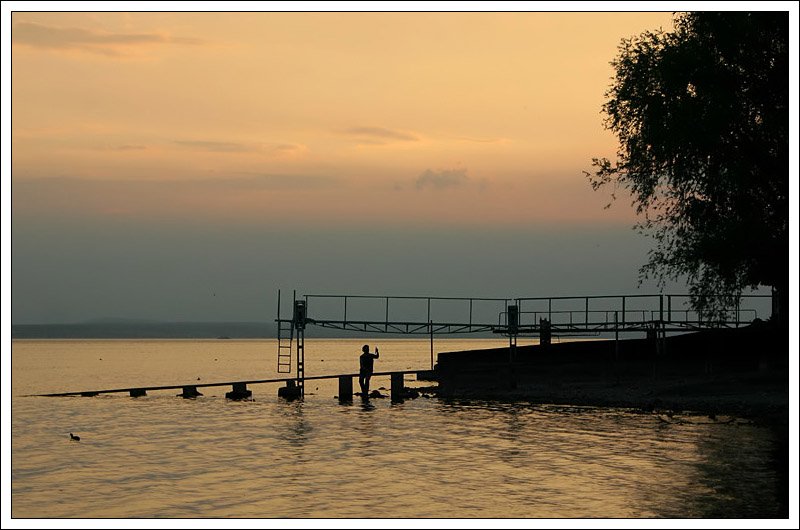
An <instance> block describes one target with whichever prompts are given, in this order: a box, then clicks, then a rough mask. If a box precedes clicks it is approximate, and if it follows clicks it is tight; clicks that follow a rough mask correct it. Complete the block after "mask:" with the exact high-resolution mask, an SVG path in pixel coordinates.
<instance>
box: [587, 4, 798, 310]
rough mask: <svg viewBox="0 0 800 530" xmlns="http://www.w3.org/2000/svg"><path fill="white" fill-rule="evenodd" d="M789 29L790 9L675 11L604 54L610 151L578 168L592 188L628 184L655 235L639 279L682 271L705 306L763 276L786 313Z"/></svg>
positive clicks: (724, 302) (727, 301) (643, 226)
mask: <svg viewBox="0 0 800 530" xmlns="http://www.w3.org/2000/svg"><path fill="white" fill-rule="evenodd" d="M788 26H789V16H788V13H768V12H757V13H744V12H724V13H715V12H702V13H682V14H677V15H676V16H675V17H674V29H673V31H671V32H664V31H661V30H658V31H648V32H645V33H643V34H641V35H639V36H636V37H633V38H630V39H623V40H622V43H621V45H620V46H619V54H618V56H617V57H616V58H615V59H614V60H613V61H612V62H611V65H612V66H613V67H614V69H615V71H616V76H615V77H614V80H613V82H612V85H611V87H610V88H609V90H608V91H607V92H606V94H605V95H606V97H607V101H606V103H605V104H604V105H603V112H604V114H605V115H606V117H605V127H606V129H610V130H611V131H613V132H614V133H615V134H616V136H617V138H618V140H619V144H620V145H619V148H618V151H617V160H616V161H615V162H614V163H613V164H612V163H611V161H609V160H608V159H607V158H595V159H593V161H592V163H593V167H594V172H593V173H588V172H587V173H586V174H587V176H588V177H589V180H590V183H591V185H592V187H593V188H594V189H595V190H597V189H599V188H602V187H604V186H606V185H609V184H610V185H612V187H613V188H614V189H615V190H616V189H617V188H622V189H626V190H628V192H629V193H630V195H631V197H632V205H633V206H634V207H635V208H636V211H637V214H638V215H639V216H640V220H639V222H638V223H637V224H636V228H637V229H639V231H640V232H642V233H645V234H647V235H650V236H652V237H653V238H654V240H655V245H654V248H652V249H651V250H650V251H649V253H648V261H647V263H646V264H644V265H643V266H642V267H641V269H640V281H641V280H644V279H648V278H653V279H656V280H658V282H659V284H660V285H662V286H663V285H664V283H665V282H666V280H668V279H672V280H674V279H678V278H681V277H684V278H686V280H687V283H688V285H689V291H690V294H691V296H692V304H693V306H694V307H695V309H697V310H698V311H700V312H701V313H703V314H705V315H710V316H717V317H719V316H720V315H721V311H722V310H723V309H724V308H725V307H726V306H727V307H732V306H733V304H734V303H735V301H736V299H737V298H738V296H739V295H740V294H741V292H742V291H743V290H744V289H745V288H755V287H757V286H759V285H764V286H772V288H773V308H775V301H776V300H778V301H779V302H780V303H779V304H778V307H779V309H778V314H779V315H781V317H782V318H783V319H787V318H788V296H787V290H788V282H789V275H788V253H789V228H788V217H789V184H788V173H789V42H788ZM613 198H615V195H614V194H613V193H612V200H613ZM774 310H775V309H774Z"/></svg>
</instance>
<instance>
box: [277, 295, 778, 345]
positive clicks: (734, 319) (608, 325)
mask: <svg viewBox="0 0 800 530" xmlns="http://www.w3.org/2000/svg"><path fill="white" fill-rule="evenodd" d="M302 299H303V300H304V301H305V308H306V311H307V313H306V315H305V322H307V323H308V324H311V325H315V326H318V327H323V328H328V329H338V330H345V331H355V332H362V333H393V334H403V335H429V334H437V335H442V334H454V333H481V332H493V333H502V332H503V331H505V330H508V328H509V314H508V311H509V308H510V307H512V306H513V307H514V308H515V309H514V311H515V313H516V314H515V315H514V317H512V318H516V321H515V326H514V327H515V328H516V331H517V332H518V333H521V334H525V333H537V332H538V331H539V327H540V325H541V322H542V320H546V321H547V325H548V326H549V328H550V330H551V331H552V333H553V334H559V333H563V334H580V333H586V334H596V333H601V332H635V331H644V330H646V329H647V328H649V327H651V326H652V325H653V324H654V323H657V324H658V326H659V327H661V328H662V329H663V330H665V331H696V330H701V329H708V328H715V327H739V326H742V325H746V324H748V323H750V322H752V321H753V320H755V319H756V318H767V317H768V316H769V315H770V310H771V306H770V303H769V299H770V295H758V294H755V295H742V296H741V297H739V299H738V300H737V302H736V305H735V306H734V307H731V308H729V309H726V310H725V311H722V312H721V313H718V314H717V315H716V316H715V318H710V317H708V316H706V315H702V314H700V313H698V312H697V311H695V310H694V309H692V307H691V305H690V301H691V297H690V296H689V295H686V294H633V295H598V296H551V297H522V298H477V297H433V296H427V297H421V296H372V295H337V294H307V295H303V296H302ZM278 322H289V320H288V319H281V318H280V315H279V317H278Z"/></svg>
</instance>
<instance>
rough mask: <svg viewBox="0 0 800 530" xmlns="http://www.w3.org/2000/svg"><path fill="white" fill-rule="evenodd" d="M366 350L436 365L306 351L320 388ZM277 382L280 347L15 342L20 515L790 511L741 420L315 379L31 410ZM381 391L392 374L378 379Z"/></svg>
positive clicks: (341, 345) (767, 448)
mask: <svg viewBox="0 0 800 530" xmlns="http://www.w3.org/2000/svg"><path fill="white" fill-rule="evenodd" d="M365 342H366V343H369V344H370V345H372V346H374V345H378V346H379V347H380V352H381V357H380V359H379V360H378V361H376V367H375V368H376V371H389V370H407V369H426V368H429V367H430V343H429V342H428V341H426V340H384V339H379V340H378V341H370V340H364V339H357V340H350V339H339V340H324V339H313V340H312V339H309V340H306V365H307V366H306V375H307V376H311V375H325V374H337V373H352V372H355V371H357V357H358V354H359V353H360V348H361V345H362V344H364V343H365ZM502 344H504V342H503V341H496V340H457V339H451V340H439V341H437V342H436V345H435V347H436V351H437V352H438V351H448V350H460V349H465V348H475V347H492V346H497V345H502ZM270 377H277V374H276V342H275V341H274V340H264V341H259V340H202V341H196V340H137V341H128V340H87V341H79V340H69V341H57V340H46V341H45V340H42V341H36V340H24V341H23V340H19V341H14V342H13V344H12V380H13V383H12V435H11V442H12V462H11V467H12V477H11V488H12V491H11V501H12V516H13V517H15V518H98V517H108V518H131V517H146V518H162V517H163V518H196V517H203V518H217V517H220V518H222V517H225V518H229V517H241V518H283V517H296V518H349V517H355V518H361V517H376V518H507V517H508V518H598V517H601V518H645V517H646V518H650V517H668V518H696V517H698V518H699V517H706V518H731V517H732V518H745V517H747V518H749V517H786V516H787V515H788V514H787V512H786V507H785V504H784V503H785V497H786V484H785V478H781V473H780V471H779V469H780V467H779V466H776V464H775V453H774V449H775V447H776V445H779V444H777V442H778V439H779V438H780V436H781V433H780V432H779V431H774V430H773V429H770V428H767V427H764V426H760V425H756V424H752V423H750V422H748V421H746V420H743V419H738V418H727V417H718V418H716V420H712V419H710V418H708V417H705V416H702V415H692V414H680V415H674V416H673V417H672V418H669V417H666V416H664V415H663V414H662V415H658V414H643V413H638V412H636V411H632V410H625V409H609V408H591V407H571V406H555V405H536V404H530V403H527V402H497V401H476V400H470V401H460V400H456V401H452V400H440V399H436V398H430V399H426V398H419V399H416V400H409V401H405V402H404V403H402V404H392V403H391V402H390V400H389V399H373V400H371V401H370V403H369V405H365V404H363V403H362V402H361V401H360V400H358V399H356V401H355V402H354V403H353V404H352V405H340V404H339V403H338V401H337V400H336V399H335V398H334V396H335V395H336V394H337V390H338V389H337V383H336V382H335V381H325V380H323V381H309V382H307V387H306V388H307V390H306V391H307V395H306V399H305V400H304V401H303V402H285V401H283V400H282V399H280V398H278V397H277V389H278V385H276V384H262V385H252V386H250V389H251V390H253V398H254V400H253V401H246V402H235V401H229V400H226V399H225V397H224V393H225V392H226V391H229V390H230V388H227V387H214V388H205V389H204V388H200V389H199V390H200V391H201V392H202V393H203V394H205V395H204V396H202V397H200V398H197V399H195V400H184V399H181V398H179V397H176V395H175V394H176V393H177V392H176V391H175V390H171V391H166V390H165V391H154V392H150V393H149V394H148V395H147V396H146V397H141V398H131V397H129V396H128V395H127V394H109V395H100V396H97V397H93V398H85V397H58V398H47V397H28V396H27V395H29V394H34V393H48V392H59V391H79V390H94V389H104V388H120V387H133V386H138V385H141V386H154V385H172V384H192V383H196V384H200V383H203V382H223V381H232V380H237V379H240V380H246V379H265V378H270ZM198 378H199V379H198ZM408 379H409V380H408V382H407V385H408V386H415V385H428V384H430V383H424V382H418V383H416V382H414V381H413V377H412V376H409V377H408ZM356 387H357V385H356ZM379 387H386V388H388V387H389V380H388V377H376V378H373V381H372V388H373V389H374V388H379ZM386 393H387V394H388V392H386ZM70 432H73V433H76V434H78V435H80V437H81V440H80V441H79V442H74V441H70V439H69V433H70Z"/></svg>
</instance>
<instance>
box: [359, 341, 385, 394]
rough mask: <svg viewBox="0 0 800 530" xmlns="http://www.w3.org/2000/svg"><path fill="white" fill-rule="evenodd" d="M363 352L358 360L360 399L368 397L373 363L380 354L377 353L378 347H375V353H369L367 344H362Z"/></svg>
mask: <svg viewBox="0 0 800 530" xmlns="http://www.w3.org/2000/svg"><path fill="white" fill-rule="evenodd" d="M361 351H362V352H363V353H362V354H361V355H360V356H359V358H358V360H359V363H360V370H359V371H358V384H359V386H361V397H364V398H366V397H368V396H369V378H370V377H372V365H373V363H374V362H375V359H377V358H378V357H379V356H380V354H379V353H378V347H377V346H375V353H370V352H369V344H364V347H363V348H361Z"/></svg>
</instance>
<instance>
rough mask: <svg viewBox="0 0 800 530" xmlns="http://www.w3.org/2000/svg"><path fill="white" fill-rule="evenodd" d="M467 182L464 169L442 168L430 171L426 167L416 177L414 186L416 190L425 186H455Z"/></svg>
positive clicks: (437, 187)
mask: <svg viewBox="0 0 800 530" xmlns="http://www.w3.org/2000/svg"><path fill="white" fill-rule="evenodd" d="M468 182H469V177H467V170H466V169H444V170H442V171H431V170H430V169H426V170H425V172H424V173H422V174H421V175H420V176H419V177H417V181H416V186H417V189H418V190H421V189H423V188H425V187H430V188H435V189H445V188H456V187H460V186H464V185H465V184H467V183H468Z"/></svg>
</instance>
